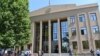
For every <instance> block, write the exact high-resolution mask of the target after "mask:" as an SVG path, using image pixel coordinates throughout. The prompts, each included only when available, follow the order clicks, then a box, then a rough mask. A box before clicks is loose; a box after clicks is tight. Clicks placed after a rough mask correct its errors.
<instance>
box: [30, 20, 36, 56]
mask: <svg viewBox="0 0 100 56" xmlns="http://www.w3.org/2000/svg"><path fill="white" fill-rule="evenodd" d="M31 33H32V34H31V41H32V49H31V51H32V56H33V53H34V46H35V45H34V38H35V22H31Z"/></svg>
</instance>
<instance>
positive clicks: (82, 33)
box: [81, 27, 87, 35]
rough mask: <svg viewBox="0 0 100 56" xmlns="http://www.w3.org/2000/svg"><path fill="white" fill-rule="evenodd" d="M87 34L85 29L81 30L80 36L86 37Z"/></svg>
mask: <svg viewBox="0 0 100 56" xmlns="http://www.w3.org/2000/svg"><path fill="white" fill-rule="evenodd" d="M86 34H87V30H86V28H85V27H84V28H81V35H86Z"/></svg>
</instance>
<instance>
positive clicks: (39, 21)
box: [30, 4, 100, 56]
mask: <svg viewBox="0 0 100 56" xmlns="http://www.w3.org/2000/svg"><path fill="white" fill-rule="evenodd" d="M71 16H72V19H71ZM30 18H31V31H32V39H31V40H32V51H33V53H38V52H37V51H39V50H43V45H44V44H43V31H44V30H45V29H44V30H43V24H45V22H46V24H47V25H48V27H47V29H48V30H47V35H48V36H47V39H48V41H47V43H48V44H47V47H46V48H47V49H46V50H48V51H47V52H46V53H48V55H49V56H51V55H52V53H54V52H52V50H51V49H52V32H53V31H52V30H53V29H52V27H53V25H52V22H54V21H56V23H57V38H58V40H57V43H58V53H57V54H59V56H64V55H63V54H65V53H68V52H65V53H63V52H62V40H61V38H62V37H61V34H62V31H61V22H63V21H64V20H66V22H68V26H67V28H66V29H68V39H69V47H68V48H69V49H71V50H72V51H73V52H76V53H90V50H91V49H92V50H94V51H95V50H96V49H97V48H100V12H99V9H98V5H97V4H88V5H80V6H76V5H75V4H67V5H52V6H48V7H44V8H41V9H39V10H36V11H33V12H31V13H30ZM36 25H39V26H38V27H39V29H38V27H37V26H36ZM72 29H74V32H73V31H72ZM38 30H39V31H38ZM37 33H39V34H37ZM36 35H37V36H36ZM35 38H38V39H35ZM36 40H38V41H39V42H35V41H36ZM36 45H37V46H38V48H37V47H36V48H37V49H36V48H35V46H36ZM74 45H75V46H74ZM44 47H45V46H44ZM35 50H36V51H35ZM62 53H63V54H62Z"/></svg>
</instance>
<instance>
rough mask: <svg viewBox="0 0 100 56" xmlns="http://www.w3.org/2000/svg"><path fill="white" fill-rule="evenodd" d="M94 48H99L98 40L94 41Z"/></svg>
mask: <svg viewBox="0 0 100 56" xmlns="http://www.w3.org/2000/svg"><path fill="white" fill-rule="evenodd" d="M95 46H96V48H100V40H95Z"/></svg>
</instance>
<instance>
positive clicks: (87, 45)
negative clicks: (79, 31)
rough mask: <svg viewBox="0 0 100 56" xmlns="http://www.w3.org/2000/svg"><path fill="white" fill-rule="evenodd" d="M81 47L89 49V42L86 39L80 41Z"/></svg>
mask: <svg viewBox="0 0 100 56" xmlns="http://www.w3.org/2000/svg"><path fill="white" fill-rule="evenodd" d="M82 44H83V49H89V43H88V41H82Z"/></svg>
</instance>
